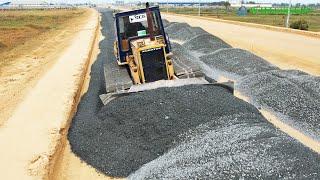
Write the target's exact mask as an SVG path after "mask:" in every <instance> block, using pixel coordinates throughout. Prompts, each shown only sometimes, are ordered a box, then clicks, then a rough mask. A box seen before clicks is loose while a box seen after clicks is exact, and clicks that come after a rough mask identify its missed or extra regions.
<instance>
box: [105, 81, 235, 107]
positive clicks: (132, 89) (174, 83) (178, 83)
mask: <svg viewBox="0 0 320 180" xmlns="http://www.w3.org/2000/svg"><path fill="white" fill-rule="evenodd" d="M192 84H199V85H200V84H201V85H213V86H220V87H223V88H225V89H226V90H228V91H229V92H230V93H232V94H233V82H225V83H209V82H208V81H207V80H206V79H204V78H188V79H175V80H160V81H155V82H151V83H145V84H140V85H132V86H131V87H130V89H129V90H125V91H118V92H115V93H108V94H102V95H100V99H101V101H102V103H103V104H104V105H106V104H108V103H109V102H111V101H112V100H113V99H116V98H119V97H123V96H128V95H129V94H131V93H137V92H142V91H147V90H152V89H157V88H163V87H179V86H185V85H192Z"/></svg>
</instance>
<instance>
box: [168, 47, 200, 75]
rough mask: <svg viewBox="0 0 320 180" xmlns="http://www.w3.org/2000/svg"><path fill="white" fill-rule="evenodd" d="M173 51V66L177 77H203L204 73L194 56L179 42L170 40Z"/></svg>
mask: <svg viewBox="0 0 320 180" xmlns="http://www.w3.org/2000/svg"><path fill="white" fill-rule="evenodd" d="M171 47H172V53H173V55H174V56H173V58H172V59H173V67H174V70H175V74H176V75H177V76H178V77H179V78H183V77H186V78H188V77H203V76H204V74H203V72H202V70H201V68H200V66H199V65H198V62H197V60H196V58H195V57H194V56H192V55H191V54H190V53H189V52H188V51H187V50H186V49H184V48H183V47H182V46H181V45H180V44H178V43H175V42H171Z"/></svg>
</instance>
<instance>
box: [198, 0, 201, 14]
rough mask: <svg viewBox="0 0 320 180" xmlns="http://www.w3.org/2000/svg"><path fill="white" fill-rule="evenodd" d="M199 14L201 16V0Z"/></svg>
mask: <svg viewBox="0 0 320 180" xmlns="http://www.w3.org/2000/svg"><path fill="white" fill-rule="evenodd" d="M198 16H201V2H200V0H199V12H198Z"/></svg>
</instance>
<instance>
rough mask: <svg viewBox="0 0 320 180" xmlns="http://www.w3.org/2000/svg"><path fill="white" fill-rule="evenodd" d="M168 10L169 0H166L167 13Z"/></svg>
mask: <svg viewBox="0 0 320 180" xmlns="http://www.w3.org/2000/svg"><path fill="white" fill-rule="evenodd" d="M168 12H169V0H167V13H168Z"/></svg>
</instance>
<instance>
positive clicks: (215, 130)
mask: <svg viewBox="0 0 320 180" xmlns="http://www.w3.org/2000/svg"><path fill="white" fill-rule="evenodd" d="M181 139H184V141H183V142H182V143H181V144H179V145H178V146H176V147H175V148H173V149H171V150H169V152H168V153H166V154H165V155H163V156H161V157H159V158H157V159H156V160H154V161H152V162H150V163H148V164H145V165H144V166H143V167H142V168H140V169H139V170H138V171H136V172H135V173H133V174H131V175H130V176H129V179H319V178H320V173H319V172H320V164H319V163H318V162H319V160H320V155H319V154H317V153H314V152H310V151H309V149H308V148H306V147H304V146H303V145H301V144H300V143H298V142H297V141H296V140H294V139H292V138H291V137H288V136H287V135H285V134H284V133H282V132H281V131H279V130H277V129H275V128H274V127H273V126H272V125H271V124H269V123H267V122H266V121H265V119H263V118H262V117H261V116H260V115H258V114H234V115H229V116H223V117H220V118H216V119H214V120H211V121H209V122H208V123H206V124H202V125H199V126H198V127H197V128H195V129H193V130H191V131H190V132H188V133H186V134H185V135H184V136H183V137H181Z"/></svg>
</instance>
